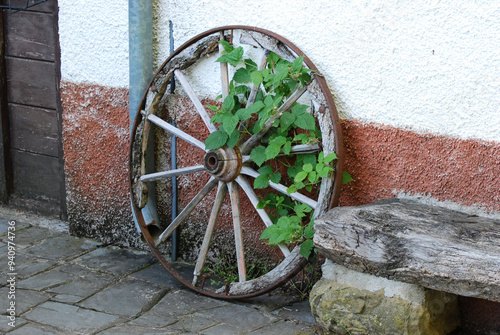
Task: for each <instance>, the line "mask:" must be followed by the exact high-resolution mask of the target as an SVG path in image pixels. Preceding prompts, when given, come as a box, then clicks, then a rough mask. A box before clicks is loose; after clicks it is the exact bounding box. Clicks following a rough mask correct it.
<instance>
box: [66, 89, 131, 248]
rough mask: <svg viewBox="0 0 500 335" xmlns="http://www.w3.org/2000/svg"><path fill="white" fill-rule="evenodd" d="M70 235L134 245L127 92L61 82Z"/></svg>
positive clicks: (125, 90)
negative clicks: (129, 184)
mask: <svg viewBox="0 0 500 335" xmlns="http://www.w3.org/2000/svg"><path fill="white" fill-rule="evenodd" d="M61 97H62V104H63V110H64V114H63V128H64V132H63V146H64V153H65V155H64V162H65V166H64V170H65V174H66V190H67V202H68V220H69V224H70V232H71V233H72V234H75V235H77V236H87V237H93V238H96V239H98V240H100V241H103V242H115V243H119V244H124V245H129V244H132V245H135V244H136V243H137V239H138V237H137V233H136V230H135V227H134V223H133V220H132V215H131V210H130V202H129V196H128V194H129V190H128V138H129V121H128V90H127V89H119V88H110V87H104V86H98V85H91V84H75V83H71V82H63V83H62V86H61Z"/></svg>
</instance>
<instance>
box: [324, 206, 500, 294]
mask: <svg viewBox="0 0 500 335" xmlns="http://www.w3.org/2000/svg"><path fill="white" fill-rule="evenodd" d="M315 229H316V234H315V236H314V242H315V245H316V247H317V249H318V250H319V252H320V253H321V254H323V255H324V256H325V257H327V258H329V259H331V260H332V261H334V262H336V263H338V264H342V265H344V266H346V267H348V268H351V269H353V270H357V271H360V272H365V273H370V274H373V275H377V276H381V277H386V278H388V279H393V280H398V281H403V282H408V283H413V284H418V285H421V286H423V287H427V288H431V289H434V290H438V291H444V292H449V293H454V294H458V295H462V296H467V297H476V298H482V299H487V300H492V301H500V220H494V219H488V218H485V217H478V216H475V215H468V214H466V213H462V212H458V211H453V210H449V209H446V208H442V207H437V206H430V205H425V204H420V203H417V202H413V201H403V200H399V201H398V200H396V199H395V200H391V201H382V202H376V203H374V204H370V205H364V206H357V207H355V206H353V207H336V208H333V209H331V210H330V211H328V212H327V213H325V215H323V216H321V217H320V218H318V219H317V220H316V221H315Z"/></svg>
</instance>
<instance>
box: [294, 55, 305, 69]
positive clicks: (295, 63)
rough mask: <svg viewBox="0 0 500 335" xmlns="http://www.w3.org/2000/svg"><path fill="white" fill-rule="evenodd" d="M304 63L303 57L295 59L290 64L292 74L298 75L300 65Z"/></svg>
mask: <svg viewBox="0 0 500 335" xmlns="http://www.w3.org/2000/svg"><path fill="white" fill-rule="evenodd" d="M303 63H304V55H302V56H300V57H297V58H295V60H294V61H293V64H292V71H293V73H298V72H300V70H302V64H303Z"/></svg>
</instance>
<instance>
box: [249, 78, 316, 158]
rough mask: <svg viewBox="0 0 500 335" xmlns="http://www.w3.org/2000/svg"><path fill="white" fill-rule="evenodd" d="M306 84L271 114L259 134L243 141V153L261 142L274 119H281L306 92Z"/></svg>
mask: <svg viewBox="0 0 500 335" xmlns="http://www.w3.org/2000/svg"><path fill="white" fill-rule="evenodd" d="M306 88H307V87H306V86H303V87H301V88H299V89H298V90H296V91H295V92H293V93H292V95H291V96H290V97H289V98H288V100H287V101H285V102H284V103H283V105H281V106H280V108H279V109H278V112H277V113H276V114H275V115H273V116H271V117H270V118H269V119H268V120H267V121H266V122H265V123H264V127H263V128H262V130H261V131H259V132H258V133H257V134H254V135H252V136H251V137H250V138H249V139H248V140H247V141H246V142H245V143H243V144H242V145H241V147H240V151H241V153H242V154H243V155H246V154H248V153H250V151H251V150H252V149H253V147H254V146H256V145H257V143H259V141H260V139H261V138H262V137H264V135H265V134H266V133H267V131H268V130H269V129H270V128H271V126H272V125H273V123H274V121H276V120H277V119H279V118H280V117H281V115H283V113H284V112H285V111H286V110H287V109H288V108H290V107H292V105H293V103H294V102H295V101H297V100H298V99H299V98H300V97H301V96H302V95H303V94H304V93H305V92H306Z"/></svg>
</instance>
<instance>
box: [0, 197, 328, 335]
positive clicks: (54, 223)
mask: <svg viewBox="0 0 500 335" xmlns="http://www.w3.org/2000/svg"><path fill="white" fill-rule="evenodd" d="M12 220H15V222H16V225H15V227H16V231H15V233H16V235H15V240H14V241H15V243H16V247H18V248H16V256H15V263H16V266H15V271H16V272H15V273H16V274H15V275H14V276H15V279H16V281H15V285H14V289H15V299H10V298H8V295H9V291H10V290H11V289H12V287H11V286H9V284H8V283H7V279H8V273H10V272H11V271H10V270H9V269H8V266H7V262H8V257H7V251H8V248H7V242H8V241H9V240H8V239H7V236H8V226H9V222H10V221H12ZM18 241H19V245H17V243H18ZM11 242H12V241H11ZM0 272H1V275H2V278H4V279H3V280H2V281H1V282H0V308H1V310H0V314H2V315H1V317H0V333H1V334H9V335H23V334H29V335H38V334H40V335H45V334H64V335H68V334H90V335H94V334H96V335H107V334H109V335H111V334H123V335H127V334H152V335H153V334H162V335H165V334H167V335H169V334H187V335H189V334H206V335H209V334H217V335H225V334H227V335H235V334H266V335H268V334H270V335H273V334H319V332H316V328H315V327H316V326H315V324H314V320H313V319H312V316H311V313H310V309H309V307H308V303H307V301H305V302H297V298H296V297H292V296H289V295H282V294H272V295H264V296H261V297H257V298H253V299H248V300H245V301H238V302H227V301H223V300H218V299H213V298H208V297H205V296H201V295H199V294H197V293H194V292H192V291H190V290H188V289H186V288H184V287H183V286H182V285H181V284H180V283H179V282H178V281H177V280H175V278H173V277H172V276H171V275H170V274H169V273H168V272H167V271H166V270H165V269H164V268H163V267H162V266H161V265H160V264H158V263H157V262H156V259H155V258H154V257H153V255H152V254H151V253H149V252H146V251H141V250H134V249H125V248H120V247H117V246H103V245H101V244H100V243H97V242H95V241H92V240H90V239H84V238H77V237H73V236H70V235H69V233H68V230H67V226H66V223H64V222H61V221H58V220H51V219H47V218H42V217H37V216H34V215H30V214H25V213H19V212H17V211H13V210H11V209H9V208H5V207H1V206H0ZM11 302H15V304H16V305H15V306H16V311H15V324H11V325H15V327H12V326H11V325H9V322H10V320H9V318H8V317H9V311H8V310H7V309H8V308H9V306H10V305H9V304H10V303H11Z"/></svg>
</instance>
